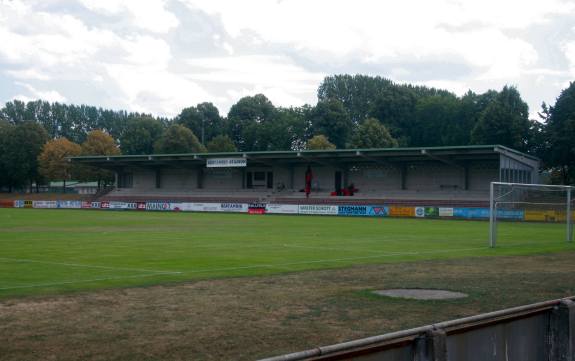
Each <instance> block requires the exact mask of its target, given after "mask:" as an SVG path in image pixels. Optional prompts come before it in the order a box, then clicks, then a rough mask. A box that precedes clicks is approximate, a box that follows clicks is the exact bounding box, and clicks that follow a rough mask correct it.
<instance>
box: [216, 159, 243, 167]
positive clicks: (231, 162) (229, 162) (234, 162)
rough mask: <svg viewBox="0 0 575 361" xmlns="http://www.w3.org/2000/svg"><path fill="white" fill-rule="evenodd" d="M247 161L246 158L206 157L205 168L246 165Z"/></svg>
mask: <svg viewBox="0 0 575 361" xmlns="http://www.w3.org/2000/svg"><path fill="white" fill-rule="evenodd" d="M247 165H248V161H247V159H246V158H212V159H206V167H207V168H230V167H246V166H247Z"/></svg>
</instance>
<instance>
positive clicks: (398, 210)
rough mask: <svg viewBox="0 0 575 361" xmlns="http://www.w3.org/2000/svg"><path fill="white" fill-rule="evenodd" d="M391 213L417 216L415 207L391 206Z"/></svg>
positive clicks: (402, 215)
mask: <svg viewBox="0 0 575 361" xmlns="http://www.w3.org/2000/svg"><path fill="white" fill-rule="evenodd" d="M389 215H390V216H392V217H415V208H414V207H398V206H391V207H389Z"/></svg>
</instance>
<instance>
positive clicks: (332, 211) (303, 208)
mask: <svg viewBox="0 0 575 361" xmlns="http://www.w3.org/2000/svg"><path fill="white" fill-rule="evenodd" d="M298 213H299V214H326V215H337V213H338V207H337V206H327V205H325V206H324V205H316V204H301V205H299V208H298Z"/></svg>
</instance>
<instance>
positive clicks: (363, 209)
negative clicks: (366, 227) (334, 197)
mask: <svg viewBox="0 0 575 361" xmlns="http://www.w3.org/2000/svg"><path fill="white" fill-rule="evenodd" d="M337 214H338V215H340V216H367V215H368V214H369V213H368V206H355V205H354V206H338V209H337Z"/></svg>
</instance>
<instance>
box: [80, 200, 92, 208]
mask: <svg viewBox="0 0 575 361" xmlns="http://www.w3.org/2000/svg"><path fill="white" fill-rule="evenodd" d="M82 208H92V202H87V201H83V202H82Z"/></svg>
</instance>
